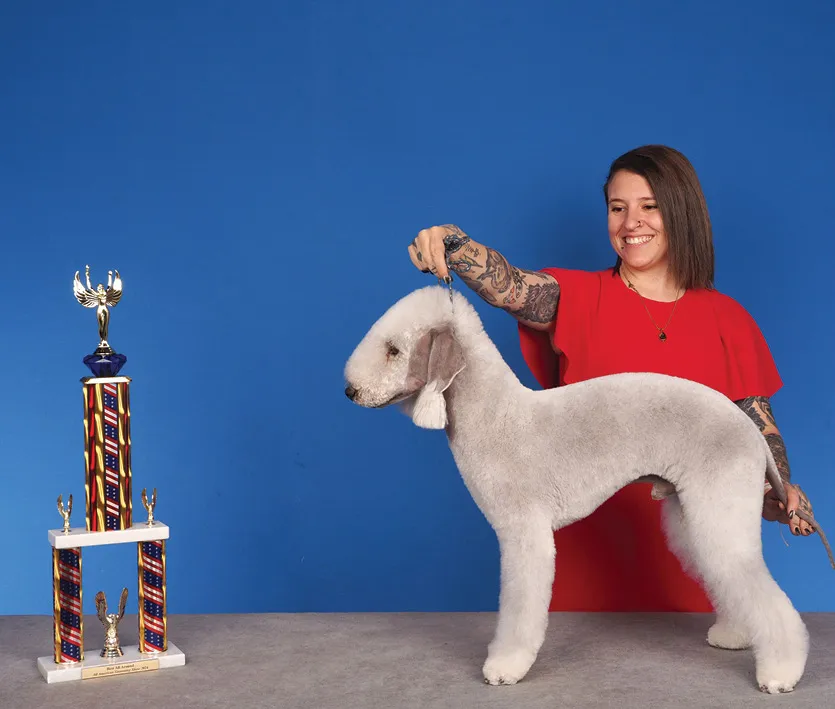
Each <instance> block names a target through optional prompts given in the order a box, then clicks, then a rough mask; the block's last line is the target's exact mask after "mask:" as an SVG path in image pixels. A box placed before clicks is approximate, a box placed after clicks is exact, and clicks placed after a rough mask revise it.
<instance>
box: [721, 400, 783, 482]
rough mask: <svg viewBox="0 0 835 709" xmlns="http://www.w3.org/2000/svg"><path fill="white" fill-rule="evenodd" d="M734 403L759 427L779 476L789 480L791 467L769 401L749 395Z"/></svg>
mask: <svg viewBox="0 0 835 709" xmlns="http://www.w3.org/2000/svg"><path fill="white" fill-rule="evenodd" d="M735 403H736V405H737V406H739V408H741V409H742V410H743V411H744V412H745V413H746V414H748V416H750V417H751V420H752V421H753V422H754V423H755V424H757V428H759V429H760V431H761V432H762V433H763V435H764V436H765V440H766V441H767V442H768V447H769V448H771V453H772V455H773V456H774V462H775V463H776V464H777V469H778V470H779V471H780V477H781V478H782V479H783V481H784V482H789V481H790V480H791V468H790V467H789V459H788V456H787V455H786V444H785V442H784V441H783V437H782V436H781V435H780V432H779V431H778V430H777V424H776V423H775V422H774V412H773V411H772V409H771V402H770V401H769V400H768V398H767V397H765V396H749V397H747V398H745V399H740V400H739V401H737V402H735Z"/></svg>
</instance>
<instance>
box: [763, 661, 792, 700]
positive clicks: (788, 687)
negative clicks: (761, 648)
mask: <svg viewBox="0 0 835 709" xmlns="http://www.w3.org/2000/svg"><path fill="white" fill-rule="evenodd" d="M802 676H803V666H802V664H800V665H799V666H798V664H797V663H776V662H775V663H771V662H769V663H762V666H760V667H758V668H757V685H759V688H760V691H761V692H766V693H768V694H785V693H786V692H791V691H793V690H794V688H795V685H796V684H797V683H798V682H799V681H800V678H801V677H802Z"/></svg>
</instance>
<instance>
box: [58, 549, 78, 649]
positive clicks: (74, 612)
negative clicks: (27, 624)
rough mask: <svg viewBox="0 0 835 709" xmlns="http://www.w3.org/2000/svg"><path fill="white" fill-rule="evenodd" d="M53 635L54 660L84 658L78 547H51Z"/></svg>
mask: <svg viewBox="0 0 835 709" xmlns="http://www.w3.org/2000/svg"><path fill="white" fill-rule="evenodd" d="M52 579H53V582H52V596H53V621H52V625H53V634H54V636H55V658H54V659H55V662H57V663H59V664H66V663H74V662H81V661H82V660H83V659H84V617H83V615H82V612H81V609H82V605H81V549H80V548H78V549H53V550H52Z"/></svg>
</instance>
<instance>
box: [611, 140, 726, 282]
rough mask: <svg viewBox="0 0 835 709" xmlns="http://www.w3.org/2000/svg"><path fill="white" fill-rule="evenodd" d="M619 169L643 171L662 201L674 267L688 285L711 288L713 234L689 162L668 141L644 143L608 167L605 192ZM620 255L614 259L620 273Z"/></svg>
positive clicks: (616, 268)
mask: <svg viewBox="0 0 835 709" xmlns="http://www.w3.org/2000/svg"><path fill="white" fill-rule="evenodd" d="M620 170H626V171H627V172H632V173H635V174H636V175H641V177H643V178H644V179H645V180H646V181H647V182H648V183H649V186H650V188H651V189H652V191H653V194H654V195H655V199H656V200H657V202H658V209H659V211H660V212H661V218H662V220H663V222H664V230H665V231H666V233H667V240H668V242H669V245H670V246H669V248H670V251H669V254H670V255H669V258H670V270H671V271H672V274H673V276H674V277H675V279H676V283H677V284H678V285H679V286H683V287H684V288H713V270H714V254H713V232H712V229H711V225H710V215H709V214H708V211H707V203H706V202H705V197H704V193H703V192H702V188H701V185H700V184H699V178H698V177H697V176H696V171H695V170H694V169H693V165H691V164H690V161H689V160H688V159H687V158H686V157H684V155H682V154H681V153H680V152H678V151H677V150H675V149H673V148H668V147H667V146H664V145H645V146H643V147H640V148H635V149H634V150H630V151H629V152H628V153H624V154H623V155H621V156H620V157H619V158H617V159H616V160H615V161H614V162H613V163H612V165H611V167H610V168H609V176H608V177H607V178H606V183H605V184H604V185H603V195H604V197H605V198H606V203H607V205H608V203H609V183H610V182H611V180H612V178H613V177H614V175H615V173H617V172H619V171H620ZM620 265H621V258H620V256H618V259H617V261H616V263H615V267H614V273H618V272H619V269H620Z"/></svg>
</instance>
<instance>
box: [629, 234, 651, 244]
mask: <svg viewBox="0 0 835 709" xmlns="http://www.w3.org/2000/svg"><path fill="white" fill-rule="evenodd" d="M650 239H652V237H651V236H627V237H626V238H625V239H624V241H625V242H626V243H627V244H629V245H630V246H635V245H636V244H646V243H647V242H648V241H649V240H650Z"/></svg>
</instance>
